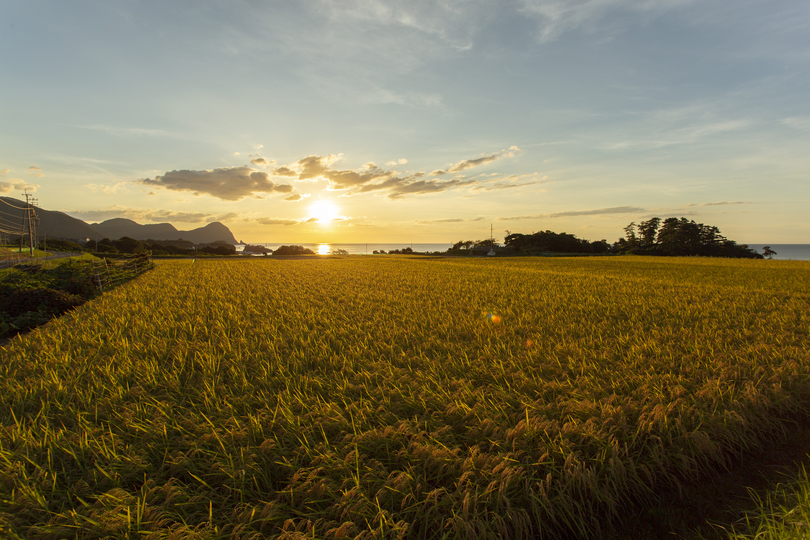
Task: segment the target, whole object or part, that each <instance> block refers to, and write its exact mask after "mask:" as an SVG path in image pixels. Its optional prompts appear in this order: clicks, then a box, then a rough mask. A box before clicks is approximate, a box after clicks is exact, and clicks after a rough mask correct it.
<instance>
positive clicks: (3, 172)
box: [0, 169, 11, 176]
mask: <svg viewBox="0 0 810 540" xmlns="http://www.w3.org/2000/svg"><path fill="white" fill-rule="evenodd" d="M10 170H11V169H3V170H2V171H0V176H5V175H7V174H8V173H9V171H10Z"/></svg>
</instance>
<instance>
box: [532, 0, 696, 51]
mask: <svg viewBox="0 0 810 540" xmlns="http://www.w3.org/2000/svg"><path fill="white" fill-rule="evenodd" d="M692 1H693V0H522V1H521V4H522V11H523V12H524V13H525V14H529V15H534V16H537V17H538V18H539V23H540V27H539V36H538V39H539V40H540V42H541V43H545V42H549V41H553V40H554V39H556V38H557V37H559V36H560V35H561V34H562V33H564V32H566V31H570V30H574V29H577V28H580V27H585V28H588V29H590V28H592V27H593V25H594V24H595V23H596V22H598V21H600V20H601V19H603V18H604V17H605V16H606V15H608V14H609V13H610V12H620V13H621V12H624V13H623V19H625V20H627V19H629V17H627V12H631V13H632V12H637V13H645V14H649V13H653V14H656V13H663V12H665V11H668V10H671V9H673V8H676V7H679V6H683V5H686V4H690V3H692Z"/></svg>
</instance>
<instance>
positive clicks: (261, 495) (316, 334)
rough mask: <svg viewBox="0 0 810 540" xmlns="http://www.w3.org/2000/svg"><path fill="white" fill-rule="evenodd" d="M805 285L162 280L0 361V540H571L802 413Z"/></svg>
mask: <svg viewBox="0 0 810 540" xmlns="http://www.w3.org/2000/svg"><path fill="white" fill-rule="evenodd" d="M808 278H810V265H807V264H802V263H795V262H794V263H788V262H780V261H715V260H711V261H705V260H699V259H672V260H664V261H662V260H661V259H645V258H595V259H551V260H549V259H543V260H528V259H520V260H508V261H507V260H501V261H491V260H480V259H479V260H443V259H404V260H390V259H382V260H380V259H366V258H345V259H307V260H284V261H265V260H258V261H257V260H248V261H206V262H200V261H198V262H196V263H193V264H192V263H190V262H188V261H184V262H167V263H162V264H160V265H158V268H157V269H156V270H155V271H153V272H150V273H149V274H146V275H143V276H141V277H140V278H138V279H137V280H136V281H134V282H132V283H130V284H127V285H125V286H122V287H120V288H118V289H116V290H113V291H111V292H110V293H108V294H105V295H104V296H102V297H100V298H98V299H96V300H94V301H92V302H89V303H87V304H85V305H83V306H81V307H79V308H78V309H77V310H75V311H74V312H71V313H70V314H69V315H67V316H66V317H63V318H62V319H60V320H57V321H54V322H53V323H50V324H48V325H47V326H46V327H43V328H41V329H38V330H36V331H34V332H33V333H31V334H30V335H28V336H26V337H25V338H24V339H15V340H14V341H13V342H12V343H10V344H9V345H7V346H6V347H5V348H4V349H5V350H4V351H3V352H2V356H0V421H1V422H2V426H3V429H2V430H0V486H2V489H0V494H2V497H0V498H1V499H2V500H0V531H3V530H6V531H11V532H12V533H13V534H18V535H19V536H21V537H26V536H28V537H38V538H49V537H50V538H61V537H64V536H72V535H76V534H80V536H81V537H83V538H93V537H103V536H111V537H119V538H140V537H145V536H148V535H151V536H149V537H150V538H172V537H175V538H178V537H183V536H195V537H199V538H263V537H279V538H304V537H311V538H347V537H351V538H400V537H401V538H462V537H464V538H469V537H487V536H489V537H497V536H500V537H503V538H535V537H556V536H560V535H565V534H573V535H579V536H583V537H584V536H588V535H590V536H593V535H598V534H599V532H600V531H603V530H604V529H605V528H609V527H610V525H611V522H612V521H611V520H612V518H613V517H615V516H617V515H619V514H620V513H621V512H622V510H623V508H625V507H626V506H627V505H635V504H643V503H644V501H645V500H646V499H648V498H649V497H651V496H653V495H654V494H655V493H657V492H659V491H660V490H662V489H677V488H678V486H679V485H680V484H681V483H682V482H683V481H684V479H686V478H689V477H693V476H695V475H697V474H700V473H702V472H710V471H711V470H713V469H714V468H716V467H720V466H723V465H724V464H727V463H729V462H730V461H731V460H733V459H735V456H738V455H740V453H742V452H744V451H746V450H747V449H751V448H755V447H758V446H760V445H763V444H767V442H768V440H769V439H770V438H771V437H774V436H778V434H779V433H780V432H782V431H784V430H786V429H789V428H788V426H789V425H790V424H789V422H790V421H792V420H794V419H795V418H796V416H797V415H804V414H806V413H807V412H808V410H809V409H810V353H808V349H807V346H806V344H807V338H808V330H809V329H810V310H808V307H810V279H808ZM496 321H497V322H496Z"/></svg>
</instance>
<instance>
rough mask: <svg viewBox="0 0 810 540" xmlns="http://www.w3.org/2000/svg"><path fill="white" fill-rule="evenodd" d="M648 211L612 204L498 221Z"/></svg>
mask: <svg viewBox="0 0 810 540" xmlns="http://www.w3.org/2000/svg"><path fill="white" fill-rule="evenodd" d="M639 212H646V210H645V209H644V208H639V207H637V206H612V207H610V208H596V209H594V210H573V211H568V212H551V213H548V214H535V215H531V216H511V217H501V218H498V221H517V220H524V219H543V218H561V217H575V216H607V215H612V214H637V213H639Z"/></svg>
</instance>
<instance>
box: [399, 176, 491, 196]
mask: <svg viewBox="0 0 810 540" xmlns="http://www.w3.org/2000/svg"><path fill="white" fill-rule="evenodd" d="M476 183H477V181H475V180H447V181H445V182H439V181H438V180H419V181H416V182H410V183H408V184H403V185H400V186H398V187H396V188H394V189H393V190H391V192H390V193H389V194H388V198H389V199H402V198H404V197H405V195H422V194H425V193H441V192H442V191H447V190H448V189H455V188H460V187H464V186H469V185H472V184H476Z"/></svg>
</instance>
